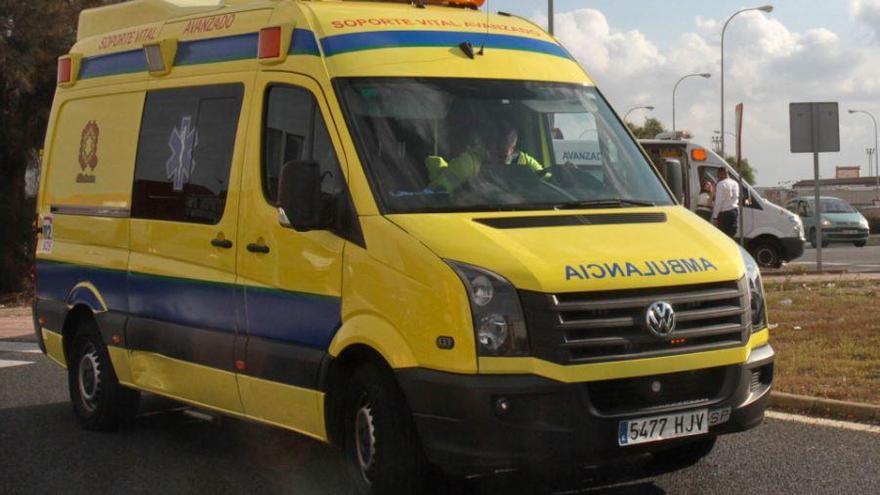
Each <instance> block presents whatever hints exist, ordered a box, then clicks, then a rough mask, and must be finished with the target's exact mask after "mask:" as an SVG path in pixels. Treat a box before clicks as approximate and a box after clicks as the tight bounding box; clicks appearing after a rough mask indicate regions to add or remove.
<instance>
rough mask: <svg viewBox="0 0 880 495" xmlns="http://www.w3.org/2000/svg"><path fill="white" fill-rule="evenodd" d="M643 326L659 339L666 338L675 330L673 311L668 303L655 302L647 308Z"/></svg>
mask: <svg viewBox="0 0 880 495" xmlns="http://www.w3.org/2000/svg"><path fill="white" fill-rule="evenodd" d="M645 326H646V327H648V331H649V332H651V334H653V335H654V336H655V337H657V338H660V339H665V338H668V337H669V336H670V335H672V331H673V330H675V311H674V310H673V309H672V305H671V304H669V303H668V302H664V301H657V302H655V303H653V304H651V305H650V306H648V311H647V313H646V314H645Z"/></svg>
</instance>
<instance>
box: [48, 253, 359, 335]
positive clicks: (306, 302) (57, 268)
mask: <svg viewBox="0 0 880 495" xmlns="http://www.w3.org/2000/svg"><path fill="white" fill-rule="evenodd" d="M81 282H90V283H91V284H92V285H94V286H95V288H96V289H97V290H98V292H99V293H100V295H101V296H102V297H103V298H104V300H105V301H106V302H107V305H108V306H109V307H108V308H107V309H108V310H110V311H115V312H121V313H128V314H130V315H131V316H136V317H142V318H149V319H152V320H158V321H164V322H168V323H173V324H176V325H182V326H187V327H193V328H200V329H206V330H207V329H211V330H219V331H224V332H230V333H232V332H235V331H236V327H237V325H236V321H237V320H238V315H237V313H236V311H237V308H239V309H241V310H242V311H244V308H241V304H240V303H241V302H243V299H242V294H244V295H245V299H246V300H247V316H248V323H249V330H250V332H249V333H250V335H252V336H254V337H263V338H267V339H272V340H277V341H282V342H286V343H291V344H296V345H302V346H306V347H311V348H314V349H320V350H326V349H327V348H328V347H329V345H330V341H331V340H333V336H334V335H336V331H337V330H338V329H339V326H340V325H341V321H340V317H341V316H340V315H341V308H342V304H341V300H340V298H338V297H335V296H326V295H320V294H311V293H305V292H293V291H283V290H277V289H265V288H255V287H244V290H241V289H242V288H241V287H240V286H238V290H236V287H237V286H235V285H232V284H220V283H211V282H205V281H200V280H192V279H185V278H176V277H163V276H158V275H149V274H144V273H134V272H130V273H129V272H125V271H122V270H110V269H105V268H98V267H93V266H86V265H76V264H71V263H63V262H57V261H46V260H39V261H37V297H38V298H39V299H48V300H54V301H67V300H68V295H69V294H70V292H71V289H73V287H75V286H76V285H77V284H79V283H81ZM126 287H127V291H128V292H127V296H126ZM236 303H238V304H236ZM242 321H244V320H243V319H242ZM243 330H244V329H242V331H243Z"/></svg>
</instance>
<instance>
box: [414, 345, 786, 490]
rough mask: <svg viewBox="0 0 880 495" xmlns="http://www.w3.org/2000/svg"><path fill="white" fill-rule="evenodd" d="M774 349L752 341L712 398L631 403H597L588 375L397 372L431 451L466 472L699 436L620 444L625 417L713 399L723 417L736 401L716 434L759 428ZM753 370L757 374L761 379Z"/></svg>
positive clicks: (567, 460) (565, 463) (573, 462)
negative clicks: (571, 379) (626, 407)
mask: <svg viewBox="0 0 880 495" xmlns="http://www.w3.org/2000/svg"><path fill="white" fill-rule="evenodd" d="M773 359H774V352H773V349H772V348H771V347H770V345H769V344H768V345H764V346H762V347H759V348H756V349H754V350H753V351H752V352H751V354H750V357H749V359H748V361H747V362H745V363H741V364H738V365H733V366H726V367H724V368H725V369H724V370H723V371H722V374H723V377H724V378H723V381H724V383H723V384H722V385H721V386H720V387H719V391H718V394H717V395H716V396H715V397H713V398H711V399H709V400H705V401H702V402H699V403H689V404H686V405H682V402H680V401H679V402H677V403H676V404H677V405H666V406H659V407H650V408H645V409H640V410H630V411H624V412H620V411H617V412H608V411H607V410H605V411H603V410H599V409H597V407H596V401H594V400H592V399H591V396H590V392H589V391H588V386H587V385H586V384H585V383H561V382H557V381H555V380H550V379H547V378H543V377H539V376H534V375H457V374H451V373H443V372H437V371H431V370H425V369H418V368H413V369H405V370H398V372H397V375H398V380H399V383H400V385H401V388H402V389H403V392H404V395H405V396H406V398H407V401H408V403H409V406H410V408H411V410H412V412H413V415H414V418H415V422H416V426H417V429H418V433H419V435H420V438H421V441H422V444H423V446H424V448H425V452H426V454H427V456H428V459H429V460H430V461H431V462H432V463H433V464H435V465H437V466H439V467H440V468H442V469H443V470H444V471H446V472H448V473H450V474H455V475H469V474H483V473H491V472H493V471H497V470H504V469H525V468H527V469H541V470H546V469H564V468H569V467H580V466H587V465H598V464H604V463H605V462H607V461H610V460H614V459H620V458H628V457H637V456H640V455H643V454H645V453H648V452H652V451H656V450H659V449H666V448H669V447H671V446H674V445H677V444H683V443H687V442H688V441H693V440H694V439H695V438H699V437H688V438H683V439H675V440H667V441H660V442H654V443H649V444H642V445H636V446H629V447H620V446H618V438H617V435H618V425H619V422H620V421H621V420H626V419H631V418H637V417H644V416H654V415H662V414H669V413H673V412H676V411H686V410H694V409H703V408H707V409H709V411H710V414H711V413H713V412H719V414H720V415H721V416H723V417H725V418H727V417H728V416H727V415H726V414H724V411H725V410H726V411H729V419H727V420H726V421H723V422H720V423H719V424H715V425H714V426H711V423H710V428H709V434H710V435H720V434H725V433H732V432H737V431H743V430H746V429H749V428H752V427H754V426H757V425H758V424H760V423H761V421H762V420H763V417H764V409H765V408H766V407H767V403H768V401H769V396H770V388H771V384H772V379H773ZM719 371H721V370H720V369H719ZM753 372H756V373H758V375H759V379H758V380H757V384H756V381H755V376H756V375H753ZM668 376H671V375H657V376H653V377H647V378H650V379H660V380H664V379H665V377H668ZM501 398H504V399H506V401H507V403H508V405H509V408H508V409H507V411H506V412H501V411H500V410H499V407H498V404H497V403H498V400H499V399H501Z"/></svg>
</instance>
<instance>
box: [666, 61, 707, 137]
mask: <svg viewBox="0 0 880 495" xmlns="http://www.w3.org/2000/svg"><path fill="white" fill-rule="evenodd" d="M689 77H702V78H703V79H709V78H710V77H712V74H709V73H708V72H700V73H695V74H688V75H686V76H682V77H681V79H679V80H678V81H677V82H676V83H675V86H673V87H672V132H673V133H675V131H676V128H675V92H676V91H677V90H678V85H679V84H681V82H682V81H684V80H685V79H687V78H689Z"/></svg>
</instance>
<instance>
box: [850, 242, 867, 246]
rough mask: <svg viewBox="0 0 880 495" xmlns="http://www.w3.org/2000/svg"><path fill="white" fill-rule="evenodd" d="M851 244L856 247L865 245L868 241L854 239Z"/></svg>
mask: <svg viewBox="0 0 880 495" xmlns="http://www.w3.org/2000/svg"><path fill="white" fill-rule="evenodd" d="M853 244H855V245H856V247H865V246H867V245H868V241H856V242H854V243H853Z"/></svg>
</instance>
